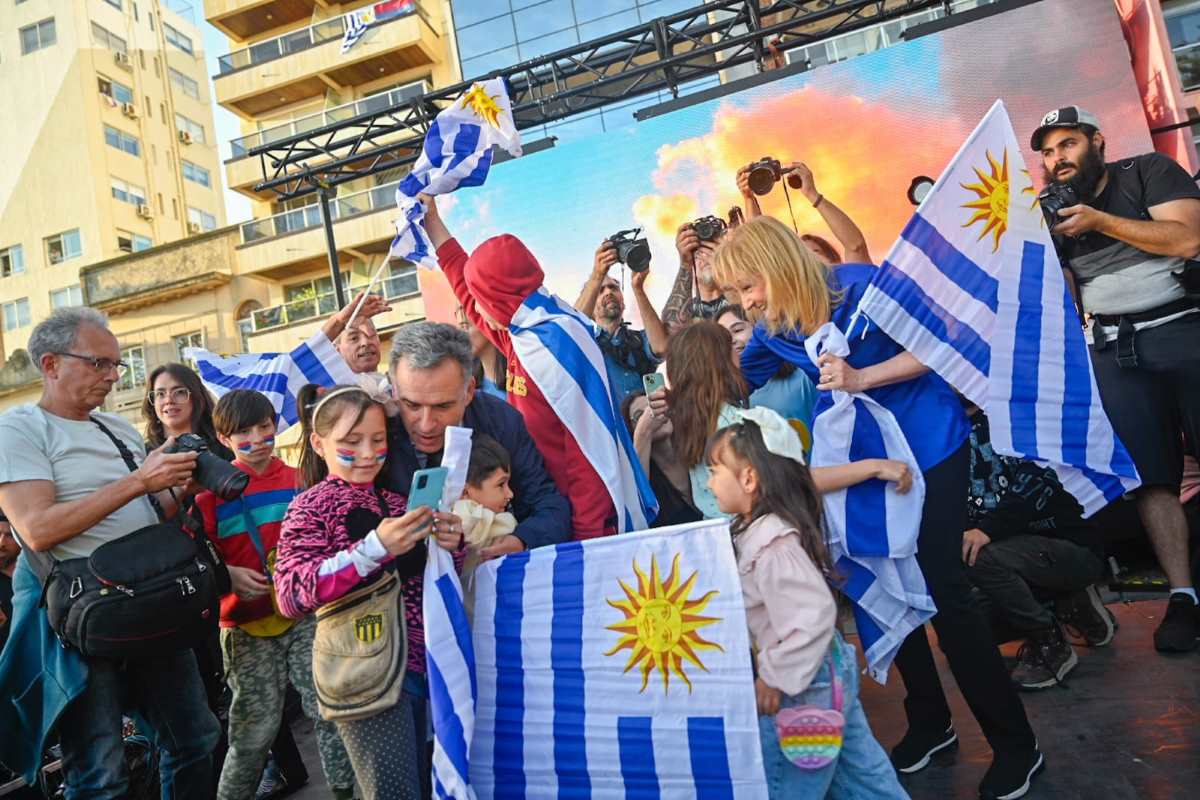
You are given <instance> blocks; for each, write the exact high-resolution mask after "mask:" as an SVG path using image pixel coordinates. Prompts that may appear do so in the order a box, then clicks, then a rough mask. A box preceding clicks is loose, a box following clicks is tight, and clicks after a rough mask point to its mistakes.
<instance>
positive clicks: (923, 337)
mask: <svg viewBox="0 0 1200 800" xmlns="http://www.w3.org/2000/svg"><path fill="white" fill-rule="evenodd" d="M858 310H859V312H860V313H863V314H865V315H867V316H868V317H869V318H870V319H871V320H872V321H873V322H875V323H876V324H877V325H878V326H879V327H880V328H882V329H883V330H884V331H885V332H886V333H887V334H888V335H889V336H891V337H892V338H893V339H895V340H896V341H897V342H899V343H900V344H901V345H902V346H903V347H904V348H905V349H906V350H908V351H909V352H910V353H912V354H913V355H914V356H916V357H917V359H919V360H920V361H921V362H922V363H923V364H925V365H926V366H928V367H929V368H930V369H932V370H934V371H935V372H937V374H939V375H940V376H942V377H943V378H944V379H945V380H946V381H947V382H948V383H949V384H950V385H951V386H953V387H954V388H955V389H957V390H958V391H959V392H961V393H962V394H963V395H965V396H966V397H967V398H968V399H969V400H971V402H973V403H975V404H976V405H978V406H979V407H980V408H982V409H984V411H985V412H986V413H987V416H988V420H989V423H990V425H991V432H992V446H993V447H994V448H995V449H996V450H997V452H1000V453H1003V454H1005V455H1010V456H1016V457H1018V458H1029V459H1035V460H1039V461H1045V462H1048V463H1049V464H1050V465H1051V466H1052V467H1053V468H1054V470H1055V472H1057V473H1058V476H1059V478H1060V479H1061V480H1062V483H1063V486H1064V487H1065V488H1066V489H1067V490H1068V491H1069V492H1071V494H1073V495H1074V496H1075V497H1076V499H1078V500H1079V502H1080V504H1081V505H1082V507H1083V509H1084V513H1085V515H1091V514H1092V513H1094V512H1096V511H1097V510H1099V509H1100V508H1102V507H1103V506H1104V505H1106V504H1107V503H1109V502H1110V501H1112V500H1114V499H1116V498H1118V497H1120V496H1121V495H1122V494H1124V493H1126V492H1128V491H1130V490H1132V489H1134V488H1136V487H1137V486H1138V485H1139V483H1140V480H1139V478H1138V474H1137V470H1136V469H1135V468H1134V465H1133V461H1132V459H1131V458H1130V457H1129V453H1128V452H1127V451H1126V449H1125V446H1124V445H1123V444H1122V443H1121V441H1120V440H1119V439H1118V438H1117V435H1116V434H1115V433H1114V432H1113V429H1112V426H1111V424H1110V423H1109V421H1108V417H1107V416H1106V415H1105V413H1104V408H1103V406H1102V405H1101V403H1100V395H1099V392H1098V391H1097V389H1096V381H1095V376H1094V374H1093V372H1092V365H1091V361H1090V360H1089V358H1088V352H1087V345H1086V344H1085V342H1084V338H1083V331H1082V326H1081V323H1080V319H1079V315H1078V313H1077V312H1076V310H1075V305H1074V303H1073V302H1072V300H1071V296H1070V294H1069V292H1068V291H1067V286H1066V280H1065V279H1064V277H1063V273H1062V267H1061V266H1060V264H1059V261H1058V256H1057V254H1056V253H1055V251H1054V246H1053V243H1052V242H1051V239H1050V233H1049V231H1048V230H1047V228H1046V224H1045V221H1044V220H1043V217H1042V214H1041V211H1040V209H1039V207H1038V204H1037V190H1036V188H1035V187H1034V185H1033V181H1032V180H1031V179H1030V176H1029V172H1028V171H1027V170H1026V169H1024V166H1023V161H1022V159H1021V148H1020V145H1019V144H1018V142H1017V137H1016V134H1015V133H1014V132H1013V127H1012V122H1011V121H1010V120H1009V118H1008V112H1007V111H1006V110H1005V108H1004V104H1003V102H1001V101H999V100H997V101H996V103H995V104H994V105H993V106H992V108H991V110H990V111H988V113H987V115H986V116H985V117H984V118H983V121H982V122H980V123H979V126H978V127H977V128H976V129H975V131H974V132H973V133H972V134H971V135H970V137H968V139H967V141H966V142H965V143H964V144H963V146H962V147H961V148H960V149H959V151H958V154H957V155H956V156H955V157H954V160H953V161H951V163H950V165H949V166H948V167H947V168H946V170H945V171H944V172H943V173H942V175H941V177H940V178H939V179H938V181H937V183H936V184H935V185H934V187H933V189H931V190H930V192H929V194H928V195H927V196H926V198H925V199H924V201H922V203H921V205H920V206H919V207H918V208H917V211H916V213H915V214H913V217H912V219H911V220H910V221H909V223H908V225H906V226H905V228H904V230H903V232H902V233H901V234H900V239H899V240H898V241H897V242H896V244H895V245H893V246H892V249H891V251H889V253H888V255H887V258H886V259H885V260H884V262H883V265H882V266H881V267H880V269H879V271H878V274H877V275H876V277H875V278H874V279H873V280H872V284H871V286H870V287H869V288H868V289H867V291H866V293H865V294H864V295H863V298H862V300H861V302H860V304H859V309H858Z"/></svg>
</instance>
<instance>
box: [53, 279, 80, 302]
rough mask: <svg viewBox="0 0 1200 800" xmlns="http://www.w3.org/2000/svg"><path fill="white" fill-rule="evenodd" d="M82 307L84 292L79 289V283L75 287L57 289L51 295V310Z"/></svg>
mask: <svg viewBox="0 0 1200 800" xmlns="http://www.w3.org/2000/svg"><path fill="white" fill-rule="evenodd" d="M81 305H83V291H82V290H81V289H80V288H79V284H78V283H77V284H75V285H74V286H66V287H63V288H62V289H55V290H54V291H53V292H51V293H50V307H51V308H66V307H67V306H81Z"/></svg>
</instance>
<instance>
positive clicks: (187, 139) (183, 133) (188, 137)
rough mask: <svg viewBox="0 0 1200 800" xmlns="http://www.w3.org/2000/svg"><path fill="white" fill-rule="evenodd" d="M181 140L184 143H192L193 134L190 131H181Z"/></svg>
mask: <svg viewBox="0 0 1200 800" xmlns="http://www.w3.org/2000/svg"><path fill="white" fill-rule="evenodd" d="M179 141H180V142H181V143H183V144H191V143H192V135H191V134H190V133H188V132H187V131H180V132H179Z"/></svg>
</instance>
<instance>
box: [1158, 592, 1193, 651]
mask: <svg viewBox="0 0 1200 800" xmlns="http://www.w3.org/2000/svg"><path fill="white" fill-rule="evenodd" d="M1198 618H1200V610H1197V608H1196V603H1195V602H1193V600H1192V598H1190V597H1188V596H1187V595H1186V594H1182V593H1180V592H1175V593H1173V594H1172V595H1171V599H1170V600H1168V601H1167V613H1165V614H1163V620H1162V622H1161V623H1159V626H1158V630H1156V631H1155V632H1154V649H1155V650H1157V651H1158V652H1160V653H1187V652H1189V651H1191V650H1194V649H1195V647H1196V636H1197V634H1200V619H1198Z"/></svg>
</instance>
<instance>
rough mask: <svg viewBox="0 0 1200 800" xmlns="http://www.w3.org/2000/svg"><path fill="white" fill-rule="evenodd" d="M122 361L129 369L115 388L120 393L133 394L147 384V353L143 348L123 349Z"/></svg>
mask: <svg viewBox="0 0 1200 800" xmlns="http://www.w3.org/2000/svg"><path fill="white" fill-rule="evenodd" d="M121 360H122V361H124V362H125V363H126V364H128V365H129V367H128V368H127V369H126V370H125V372H124V374H123V375H121V377H120V379H119V380H118V381H117V383H116V386H114V387H113V388H114V389H116V390H117V391H118V392H131V391H133V390H134V389H136V388H138V387H139V386H142V385H143V384H145V383H146V353H145V351H144V350H143V349H142V348H141V347H123V348H121Z"/></svg>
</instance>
